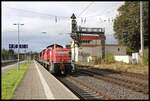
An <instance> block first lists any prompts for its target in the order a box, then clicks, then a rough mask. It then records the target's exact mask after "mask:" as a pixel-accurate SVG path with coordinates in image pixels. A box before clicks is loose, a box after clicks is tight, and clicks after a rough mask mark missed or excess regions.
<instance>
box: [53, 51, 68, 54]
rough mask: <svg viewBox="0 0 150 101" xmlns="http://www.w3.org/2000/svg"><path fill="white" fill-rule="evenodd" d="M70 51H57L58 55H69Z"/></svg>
mask: <svg viewBox="0 0 150 101" xmlns="http://www.w3.org/2000/svg"><path fill="white" fill-rule="evenodd" d="M68 53H69V52H68V51H56V54H68Z"/></svg>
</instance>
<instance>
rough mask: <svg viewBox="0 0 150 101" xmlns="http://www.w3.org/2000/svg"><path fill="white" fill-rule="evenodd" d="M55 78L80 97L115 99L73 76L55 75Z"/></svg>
mask: <svg viewBox="0 0 150 101" xmlns="http://www.w3.org/2000/svg"><path fill="white" fill-rule="evenodd" d="M57 79H58V80H59V81H61V82H62V83H63V84H64V85H65V86H67V87H68V88H69V89H70V90H71V91H72V92H74V93H75V94H76V95H77V96H78V97H79V98H80V99H109V100H114V99H117V98H116V97H113V96H110V95H108V94H106V93H104V92H102V91H101V90H99V89H97V88H94V87H92V86H90V85H89V84H87V83H85V82H83V81H81V80H79V79H77V78H75V77H73V76H67V77H65V78H61V77H57Z"/></svg>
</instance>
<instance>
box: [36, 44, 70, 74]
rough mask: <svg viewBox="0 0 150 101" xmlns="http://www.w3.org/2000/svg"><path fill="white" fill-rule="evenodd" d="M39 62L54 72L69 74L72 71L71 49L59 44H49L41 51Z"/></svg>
mask: <svg viewBox="0 0 150 101" xmlns="http://www.w3.org/2000/svg"><path fill="white" fill-rule="evenodd" d="M39 62H40V63H41V64H42V65H44V67H45V68H46V69H47V70H48V71H50V72H51V73H52V74H67V73H69V72H71V71H72V69H73V67H72V65H71V59H70V49H66V48H63V46H61V45H58V44H53V45H49V46H47V48H46V49H44V50H43V51H42V52H41V53H40V60H39Z"/></svg>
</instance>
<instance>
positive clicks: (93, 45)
mask: <svg viewBox="0 0 150 101" xmlns="http://www.w3.org/2000/svg"><path fill="white" fill-rule="evenodd" d="M96 46H101V44H81V45H80V47H96ZM105 46H125V45H120V44H105Z"/></svg>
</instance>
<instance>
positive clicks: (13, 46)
mask: <svg viewBox="0 0 150 101" xmlns="http://www.w3.org/2000/svg"><path fill="white" fill-rule="evenodd" d="M9 48H18V44H9ZM19 48H28V44H20V45H19Z"/></svg>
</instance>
